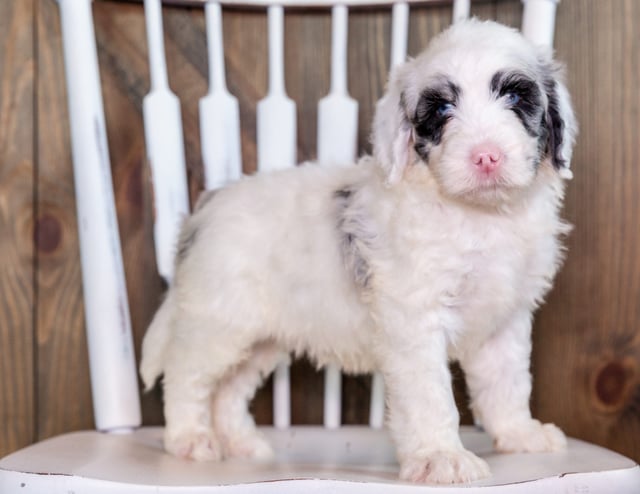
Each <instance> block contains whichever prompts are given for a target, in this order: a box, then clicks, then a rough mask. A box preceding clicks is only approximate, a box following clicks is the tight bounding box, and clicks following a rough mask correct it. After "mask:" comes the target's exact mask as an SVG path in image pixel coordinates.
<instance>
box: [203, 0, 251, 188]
mask: <svg viewBox="0 0 640 494" xmlns="http://www.w3.org/2000/svg"><path fill="white" fill-rule="evenodd" d="M205 19H206V25H207V51H208V55H209V91H208V93H207V94H206V96H204V97H203V98H202V99H201V100H200V102H199V112H200V145H201V148H202V161H203V163H204V177H205V187H206V188H207V189H208V190H210V189H215V188H218V187H222V186H223V185H225V184H226V183H228V182H230V181H233V180H236V179H238V178H240V176H241V174H242V150H241V145H240V108H239V105H238V100H237V98H235V97H234V96H233V95H231V94H230V93H229V91H228V89H227V83H226V80H225V68H224V47H223V43H222V9H221V7H220V3H218V2H216V1H214V2H207V3H206V4H205Z"/></svg>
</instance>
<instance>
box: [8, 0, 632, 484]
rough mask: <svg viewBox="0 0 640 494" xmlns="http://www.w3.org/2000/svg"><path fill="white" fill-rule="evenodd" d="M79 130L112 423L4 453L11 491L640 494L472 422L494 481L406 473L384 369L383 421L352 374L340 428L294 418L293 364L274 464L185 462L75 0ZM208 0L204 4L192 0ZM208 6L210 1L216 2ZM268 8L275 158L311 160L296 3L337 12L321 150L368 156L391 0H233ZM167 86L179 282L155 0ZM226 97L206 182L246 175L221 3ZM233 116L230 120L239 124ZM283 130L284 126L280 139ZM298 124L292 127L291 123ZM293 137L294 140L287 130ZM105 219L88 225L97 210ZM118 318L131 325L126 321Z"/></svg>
mask: <svg viewBox="0 0 640 494" xmlns="http://www.w3.org/2000/svg"><path fill="white" fill-rule="evenodd" d="M524 1H525V9H524V18H523V31H524V33H525V35H526V36H528V37H529V38H530V39H532V40H534V41H535V42H538V43H551V41H552V38H553V30H554V17H555V8H556V0H524ZM59 3H60V10H61V19H62V25H63V43H64V52H65V63H66V76H67V87H68V97H69V107H70V116H71V127H72V150H73V158H74V174H75V182H76V196H77V204H78V216H79V223H80V224H81V225H82V227H81V228H79V231H80V241H81V253H82V267H83V286H84V298H85V312H86V322H87V334H88V345H89V352H90V363H91V379H92V389H93V402H94V413H95V420H96V428H97V430H96V431H84V432H74V433H70V434H65V435H63V436H59V437H55V438H52V439H49V440H45V441H43V442H41V443H38V444H35V445H32V446H29V447H27V448H25V449H23V450H21V451H18V452H16V453H13V454H11V455H9V456H7V457H5V458H4V459H2V460H1V461H0V492H1V493H3V494H5V493H6V494H8V493H14V492H20V493H24V494H26V493H41V492H55V493H76V494H79V493H84V492H91V493H102V492H110V493H115V492H118V493H121V492H122V493H124V492H126V493H146V492H162V493H172V492H176V493H177V492H198V493H204V492H238V493H240V492H264V493H276V492H277V493H287V492H316V491H323V492H336V493H338V492H350V493H360V492H362V493H364V492H366V493H385V494H387V493H405V492H406V493H409V492H420V493H422V492H424V493H431V492H441V491H446V492H450V493H462V492H464V493H466V494H471V493H480V492H482V493H486V492H494V491H495V492H500V493H533V492H541V493H570V492H571V493H616V494H624V493H629V494H630V493H638V492H640V468H639V467H638V465H637V464H635V463H634V462H633V461H631V460H629V459H628V458H625V457H623V456H621V455H618V454H616V453H613V452H611V451H608V450H605V449H603V448H600V447H597V446H594V445H591V444H588V443H585V442H582V441H578V440H574V439H570V440H569V448H568V450H567V451H566V452H562V453H555V454H524V455H503V454H496V453H495V452H494V451H493V449H492V444H491V440H490V439H489V437H488V436H487V435H486V434H484V433H483V432H481V431H479V430H476V429H474V428H471V427H463V428H462V439H463V442H464V443H465V445H466V446H467V447H468V448H470V449H471V450H472V451H474V452H475V453H477V454H479V455H480V456H482V457H483V458H485V459H486V460H487V461H488V463H489V464H490V466H491V470H492V473H493V476H492V477H491V478H489V479H487V480H484V481H481V482H476V483H474V484H472V485H465V486H447V487H435V486H415V485H411V484H407V483H403V482H399V481H398V480H397V470H398V466H397V463H396V459H395V453H394V448H393V445H392V444H391V441H390V439H389V437H388V434H387V433H386V431H385V430H384V429H383V428H382V422H383V415H384V404H383V398H382V396H383V389H382V381H381V379H380V378H379V377H378V378H374V385H373V396H372V406H371V414H370V426H369V427H366V426H350V427H340V400H339V397H340V373H339V370H338V369H328V370H327V371H326V379H325V412H324V417H325V419H324V420H325V424H324V427H319V426H318V427H312V426H304V427H295V426H293V427H292V426H290V420H289V383H288V369H287V368H286V366H281V367H280V368H279V369H278V370H277V372H276V377H275V381H274V382H275V384H274V417H275V419H274V426H273V427H265V428H264V429H263V430H264V432H265V434H266V435H267V437H268V438H269V439H270V441H271V442H272V444H273V445H274V447H275V450H276V459H275V460H274V461H273V462H271V463H252V462H247V461H244V462H241V461H227V462H224V463H219V464H211V463H197V462H189V461H183V460H180V459H177V458H174V457H172V456H170V455H168V454H166V453H164V451H163V448H162V429H161V428H159V427H146V428H140V427H139V426H140V422H141V418H140V405H139V397H138V387H137V379H136V368H135V358H134V353H133V344H132V338H131V330H130V323H129V313H128V301H127V294H126V288H125V283H124V275H123V267H122V259H121V253H120V243H119V238H118V228H117V224H116V217H115V208H114V201H113V191H112V184H111V174H110V163H109V156H108V148H107V141H106V131H105V123H104V115H103V107H102V98H101V89H100V83H99V77H98V66H97V61H96V46H95V38H94V32H93V23H92V17H91V0H59ZM191 3H194V2H191ZM201 3H203V4H204V3H205V2H201ZM222 3H224V4H243V5H250V4H251V5H261V6H264V7H266V9H267V11H268V17H269V63H270V77H269V84H270V86H269V94H268V96H267V97H266V98H265V99H264V100H263V101H262V102H261V103H260V104H259V106H258V150H259V151H258V152H259V163H258V166H259V168H262V169H265V168H272V167H276V166H294V165H295V161H296V158H295V127H296V123H295V106H294V103H293V102H292V101H291V100H290V99H288V98H287V97H286V94H285V89H284V72H283V7H287V6H290V5H291V6H293V5H296V6H301V5H314V6H326V7H327V8H328V7H332V8H333V41H332V69H331V70H332V79H331V92H330V95H329V96H328V97H327V98H324V99H323V100H322V101H321V103H320V110H319V125H318V128H319V136H318V142H319V149H318V154H319V157H320V158H321V159H323V158H338V159H344V160H351V159H353V158H354V155H355V139H356V124H357V122H356V120H357V103H355V101H353V100H351V99H350V98H349V97H348V93H347V84H346V75H345V74H346V72H345V67H346V39H347V36H346V34H347V7H348V6H351V5H366V4H385V3H389V4H390V3H391V0H346V1H344V2H342V3H341V4H340V5H333V6H332V5H331V0H281V2H280V3H279V4H278V5H272V4H271V3H270V2H269V0H225V1H224V2H222ZM392 8H393V22H392V26H393V27H392V29H393V33H392V47H391V53H392V65H393V64H396V63H398V62H400V61H402V60H403V59H404V57H405V52H406V39H407V25H408V11H409V6H408V4H407V3H406V2H405V3H396V4H394V5H393V7H392ZM468 13H469V0H466V1H464V0H463V1H455V2H454V9H453V19H454V21H456V20H458V19H461V18H464V17H467V16H468ZM145 14H146V17H147V31H148V39H149V48H150V59H151V60H150V66H151V80H152V84H151V86H152V91H151V93H150V95H149V96H148V97H147V98H146V99H145V102H144V116H145V127H146V129H145V133H146V141H147V152H148V155H149V158H150V160H149V161H150V163H151V164H152V176H153V180H154V188H155V197H156V210H157V220H156V225H155V242H156V253H157V258H158V269H159V272H160V273H161V274H162V275H163V276H164V277H165V279H167V280H168V281H169V282H170V280H171V275H172V273H171V266H172V260H171V257H172V253H171V248H172V245H173V241H174V238H175V237H176V228H177V225H178V221H179V218H180V217H181V216H182V215H184V214H186V213H188V209H189V208H188V195H187V189H186V178H185V168H184V166H183V165H184V152H183V143H182V128H181V123H180V110H179V103H178V101H177V98H176V97H175V96H174V95H173V94H171V92H170V90H169V88H168V84H167V74H166V66H165V62H164V53H163V51H164V49H163V46H162V20H161V9H160V0H145ZM206 17H207V29H208V42H209V43H208V47H209V55H210V84H211V91H210V94H209V95H208V96H207V97H206V98H204V99H203V100H202V101H201V104H200V111H201V129H202V135H206V136H207V138H206V139H203V140H202V144H203V145H202V148H203V158H204V163H205V174H206V185H207V188H213V187H217V186H220V185H223V184H224V183H225V182H226V181H228V180H233V179H234V178H236V177H238V176H239V174H240V162H241V161H240V146H239V137H238V123H237V122H238V108H237V102H236V100H235V99H234V98H233V97H232V96H231V95H230V94H229V92H228V91H227V88H226V86H225V79H224V63H223V60H224V59H223V55H222V54H223V52H222V43H221V39H222V37H221V29H222V22H221V8H220V4H219V3H216V2H206ZM223 124H224V125H223ZM274 127H277V128H278V129H279V130H280V132H279V133H278V134H277V135H269V131H270V129H272V128H274ZM283 129H288V130H286V131H283ZM278 139H280V140H278ZM88 217H90V218H91V222H82V219H83V218H88ZM115 328H117V329H118V331H114V329H115Z"/></svg>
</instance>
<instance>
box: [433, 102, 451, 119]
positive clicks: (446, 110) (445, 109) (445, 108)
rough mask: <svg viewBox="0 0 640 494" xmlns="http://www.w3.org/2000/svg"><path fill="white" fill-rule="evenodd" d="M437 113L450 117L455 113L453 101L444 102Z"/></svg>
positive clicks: (440, 115)
mask: <svg viewBox="0 0 640 494" xmlns="http://www.w3.org/2000/svg"><path fill="white" fill-rule="evenodd" d="M436 113H437V115H438V116H439V117H448V116H450V115H451V113H453V103H449V102H444V103H441V104H440V106H438V109H437V110H436Z"/></svg>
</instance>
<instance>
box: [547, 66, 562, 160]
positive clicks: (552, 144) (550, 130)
mask: <svg viewBox="0 0 640 494" xmlns="http://www.w3.org/2000/svg"><path fill="white" fill-rule="evenodd" d="M544 88H545V92H546V93H547V100H548V106H547V114H546V116H545V119H546V122H545V124H546V125H545V130H546V137H547V139H546V140H545V151H546V153H547V154H548V155H549V156H551V161H552V163H553V166H554V167H555V168H557V169H560V168H563V167H564V166H566V161H565V159H564V158H563V157H562V153H561V149H562V141H563V135H564V127H565V123H564V120H563V119H562V117H561V115H560V103H559V101H558V92H557V89H556V83H555V81H554V80H553V79H552V78H548V79H546V80H545V82H544Z"/></svg>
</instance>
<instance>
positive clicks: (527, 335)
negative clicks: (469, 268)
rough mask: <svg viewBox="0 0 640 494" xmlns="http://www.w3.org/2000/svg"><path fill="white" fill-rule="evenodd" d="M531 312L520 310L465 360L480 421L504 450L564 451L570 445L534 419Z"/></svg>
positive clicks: (473, 402) (556, 430) (551, 425)
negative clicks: (530, 402) (531, 406)
mask: <svg viewBox="0 0 640 494" xmlns="http://www.w3.org/2000/svg"><path fill="white" fill-rule="evenodd" d="M531 317H532V316H531V313H530V312H529V311H525V310H523V311H520V312H518V313H516V314H514V316H513V317H512V318H511V320H510V321H509V323H508V324H507V325H506V326H505V327H504V328H503V329H500V330H499V331H498V332H497V333H495V334H494V335H492V336H491V337H490V338H488V339H487V340H486V341H485V342H484V343H483V344H482V345H481V346H480V347H479V348H472V349H469V350H467V351H466V352H465V353H464V355H463V356H462V357H461V359H460V363H461V365H462V368H463V369H464V371H465V375H466V379H467V385H468V387H469V393H470V395H471V404H472V407H473V411H474V414H475V415H476V418H478V419H479V420H480V422H481V423H482V425H483V427H484V428H485V429H486V431H487V432H489V433H490V434H491V435H492V436H493V437H494V438H495V445H496V449H497V450H498V451H503V452H542V451H558V450H561V449H564V448H565V447H566V444H567V441H566V438H565V436H564V434H563V433H562V431H561V430H560V429H558V428H557V427H556V426H555V425H553V424H541V423H540V422H539V421H538V420H535V419H533V418H532V417H531V411H530V409H529V398H530V395H531V374H530V372H529V362H530V355H531Z"/></svg>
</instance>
